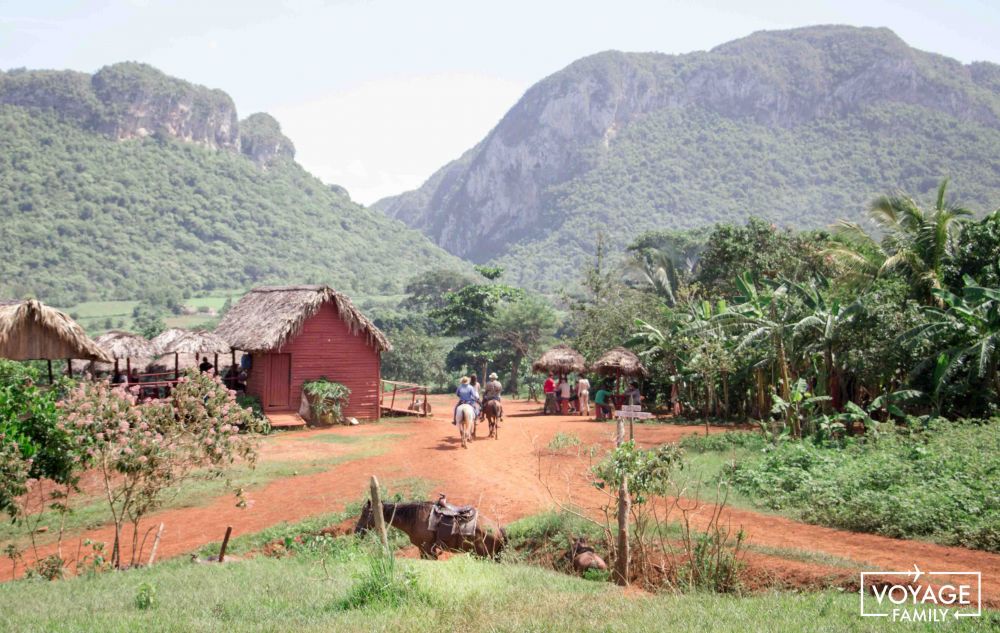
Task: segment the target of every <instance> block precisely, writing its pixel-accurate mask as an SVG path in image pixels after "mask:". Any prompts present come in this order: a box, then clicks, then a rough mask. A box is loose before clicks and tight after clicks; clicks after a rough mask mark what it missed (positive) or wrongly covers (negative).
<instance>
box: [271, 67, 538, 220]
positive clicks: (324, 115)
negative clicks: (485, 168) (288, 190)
mask: <svg viewBox="0 0 1000 633" xmlns="http://www.w3.org/2000/svg"><path fill="white" fill-rule="evenodd" d="M525 89H527V85H525V84H523V83H521V82H517V81H511V80H508V79H502V78H498V77H491V76H487V75H481V74H472V73H447V74H434V75H423V76H415V77H400V78H387V79H380V80H376V81H369V82H365V83H363V84H360V85H358V86H356V87H354V88H351V89H349V90H346V91H343V92H336V93H329V94H325V95H320V96H317V97H314V98H311V99H308V100H306V101H304V102H300V103H289V104H284V105H280V106H278V107H277V108H274V109H273V111H272V112H271V114H273V115H274V116H275V117H276V118H277V119H278V121H279V122H280V123H281V128H282V131H283V132H284V133H285V134H286V135H287V136H288V137H289V138H291V139H292V142H293V143H295V150H296V159H297V160H298V161H299V162H300V163H301V164H302V165H303V166H304V167H305V168H306V169H308V170H309V171H310V172H312V173H313V174H315V175H316V176H318V177H320V178H321V179H322V180H323V181H325V182H328V183H336V184H338V185H342V186H344V187H346V188H347V190H348V191H349V192H350V193H351V197H352V198H354V199H355V200H357V201H360V202H363V203H365V204H370V203H372V202H375V201H376V200H378V199H379V198H382V197H384V196H388V195H393V194H396V193H400V192H402V191H405V190H407V189H413V188H415V187H418V186H420V184H421V183H423V181H424V180H426V179H427V177H428V176H430V175H431V174H432V173H433V172H434V171H435V170H437V169H438V168H439V167H441V166H442V165H444V164H445V163H447V162H448V161H450V160H453V159H455V158H458V157H459V156H460V155H461V154H462V152H464V151H465V150H467V149H469V148H470V147H472V146H473V145H475V144H476V143H477V142H479V141H480V140H481V139H482V138H483V137H484V136H485V135H486V133H487V132H489V131H490V129H492V128H493V126H494V125H496V123H497V122H498V121H499V120H500V118H501V117H502V116H503V115H504V113H505V112H506V111H507V110H508V109H510V107H511V106H513V105H514V103H515V102H516V101H517V99H519V98H520V96H521V95H522V94H523V92H524V90H525Z"/></svg>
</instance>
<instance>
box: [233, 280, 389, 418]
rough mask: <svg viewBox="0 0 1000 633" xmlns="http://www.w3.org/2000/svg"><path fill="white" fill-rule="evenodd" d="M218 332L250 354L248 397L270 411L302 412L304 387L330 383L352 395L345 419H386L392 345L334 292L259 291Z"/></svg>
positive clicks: (243, 300)
mask: <svg viewBox="0 0 1000 633" xmlns="http://www.w3.org/2000/svg"><path fill="white" fill-rule="evenodd" d="M215 333H216V334H218V335H219V336H221V337H222V338H223V339H225V340H226V341H227V342H228V343H229V344H230V345H231V346H232V347H233V349H238V350H243V351H245V352H248V353H249V356H250V357H249V358H248V359H246V362H245V363H244V367H245V368H246V369H247V393H248V394H249V395H253V396H257V397H258V398H260V399H261V404H262V405H263V407H264V411H265V412H275V413H279V412H284V411H296V410H298V411H302V410H303V409H302V408H301V402H302V386H303V384H304V383H305V382H307V381H310V380H317V379H320V378H327V379H329V380H332V381H336V382H339V383H342V384H343V385H345V386H346V387H347V388H348V389H350V390H351V395H350V398H349V400H348V404H347V406H345V407H344V415H345V416H355V417H359V418H368V419H375V418H378V416H379V395H380V391H381V354H382V352H384V351H388V350H389V349H390V345H389V340H388V339H387V338H386V337H385V335H384V334H383V333H382V332H381V331H380V330H379V329H378V328H377V327H375V325H374V324H373V323H372V322H371V321H370V320H369V319H368V317H366V316H365V315H364V314H362V313H361V312H360V311H359V310H358V309H357V308H355V307H354V304H353V303H351V300H350V299H349V298H348V297H347V296H346V295H343V294H341V293H339V292H337V291H336V290H334V289H332V288H330V287H329V286H281V287H263V288H255V289H254V290H252V291H251V292H250V293H249V294H247V295H245V296H244V297H243V298H241V299H240V300H239V301H237V302H236V303H235V304H234V305H233V306H232V307H231V308H230V309H229V311H228V312H226V315H225V317H223V319H222V322H221V323H219V326H218V327H217V328H216V330H215Z"/></svg>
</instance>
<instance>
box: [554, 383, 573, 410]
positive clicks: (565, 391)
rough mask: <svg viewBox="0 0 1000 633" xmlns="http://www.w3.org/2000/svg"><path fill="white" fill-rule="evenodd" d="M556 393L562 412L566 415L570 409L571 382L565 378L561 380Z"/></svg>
mask: <svg viewBox="0 0 1000 633" xmlns="http://www.w3.org/2000/svg"><path fill="white" fill-rule="evenodd" d="M556 392H557V393H558V394H559V405H560V406H559V408H560V412H562V413H566V411H567V409H569V399H570V395H571V393H570V392H571V388H570V386H569V381H568V380H566V378H565V377H560V378H559V384H558V385H556Z"/></svg>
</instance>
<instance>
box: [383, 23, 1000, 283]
mask: <svg viewBox="0 0 1000 633" xmlns="http://www.w3.org/2000/svg"><path fill="white" fill-rule="evenodd" d="M998 156H1000V66H997V65H995V64H990V63H975V64H969V65H963V64H961V63H959V62H957V61H955V60H951V59H947V58H945V57H942V56H939V55H934V54H930V53H926V52H922V51H918V50H916V49H913V48H911V47H909V46H907V45H906V43H905V42H903V41H902V40H901V39H899V38H898V37H897V36H896V35H895V34H894V33H892V32H891V31H889V30H888V29H868V28H864V29H860V28H853V27H841V26H820V27H810V28H803V29H796V30H791V31H779V32H763V33H756V34H754V35H751V36H749V37H747V38H744V39H741V40H737V41H735V42H730V43H728V44H724V45H722V46H719V47H717V48H715V49H713V50H711V51H709V52H698V53H691V54H687V55H662V54H655V53H642V54H638V53H619V52H607V53H601V54H598V55H594V56H591V57H588V58H585V59H582V60H579V61H577V62H575V63H573V64H571V65H570V66H569V67H567V68H566V69H564V70H562V71H560V72H558V73H556V74H554V75H552V76H550V77H547V78H545V79H543V80H542V81H540V82H539V83H538V84H536V85H535V86H533V87H532V88H531V89H529V90H528V92H527V93H526V94H525V95H524V97H523V98H522V99H521V101H519V102H518V103H517V104H516V105H515V106H514V107H513V108H512V109H511V110H510V111H509V112H508V113H507V115H506V116H505V117H504V119H503V120H502V121H501V122H500V123H499V124H498V125H497V127H496V128H495V129H494V130H493V131H492V132H491V133H490V134H489V135H488V136H487V137H486V138H485V139H484V140H483V141H482V142H481V143H479V144H478V145H477V146H476V147H474V148H473V149H471V150H469V152H467V153H466V154H465V155H464V156H463V157H462V158H461V159H459V160H457V161H455V162H454V163H452V164H450V165H447V166H445V167H444V168H442V169H441V170H440V171H439V172H438V173H437V174H435V175H434V176H433V177H432V178H431V179H430V180H429V181H428V182H427V183H426V184H425V185H424V186H423V187H422V188H421V189H419V190H417V191H415V192H410V193H406V194H403V195H401V196H397V197H395V198H390V199H386V200H383V201H380V202H379V203H378V204H377V207H378V208H380V209H382V210H383V211H385V212H386V213H387V214H389V215H390V216H392V217H396V218H399V219H402V220H403V221H405V222H407V223H408V224H410V225H411V226H414V227H417V228H419V229H421V230H423V231H424V232H425V233H426V234H427V235H429V236H430V237H431V239H433V240H435V241H436V242H437V243H438V244H440V245H441V246H442V247H444V248H446V249H448V250H450V251H451V252H454V253H456V254H458V255H461V256H464V257H468V258H470V259H473V260H474V261H493V262H497V263H500V264H502V265H504V266H505V267H506V269H507V271H508V279H510V281H513V282H516V283H519V284H523V285H527V286H530V287H535V288H538V289H542V290H545V291H549V292H552V291H557V290H559V289H560V288H563V287H565V286H566V284H567V283H573V281H574V280H577V279H579V269H580V267H581V266H582V265H584V264H585V263H587V262H589V261H591V258H592V254H593V253H594V251H595V247H596V243H597V241H598V236H599V235H603V237H604V239H605V241H606V243H607V244H608V245H609V246H611V247H613V248H612V249H611V250H617V249H620V248H621V247H622V246H624V245H625V244H627V243H628V242H629V241H630V240H632V239H634V238H635V237H636V236H638V235H639V234H641V233H642V232H643V231H645V230H649V229H654V228H655V229H662V228H686V227H696V226H704V225H708V224H712V223H715V222H720V221H736V222H741V221H742V220H743V219H745V218H746V217H747V216H749V215H757V216H760V217H763V218H766V219H768V220H771V221H773V222H775V223H777V224H781V225H786V226H794V227H798V228H810V227H821V226H825V225H827V224H829V223H831V222H832V221H834V220H835V219H836V218H840V217H845V218H849V219H857V218H859V217H861V215H862V214H863V213H864V211H865V209H866V205H867V203H868V202H869V201H870V200H871V199H872V197H873V196H874V195H876V194H878V193H881V192H885V191H893V190H897V189H899V190H905V191H907V192H911V193H913V194H915V195H917V196H918V197H929V196H931V195H932V194H933V190H934V188H935V187H936V185H937V183H938V182H939V181H940V179H941V178H943V177H950V178H951V181H952V183H954V185H955V188H954V190H956V191H961V194H962V198H961V201H962V202H963V203H966V204H967V205H968V206H970V207H974V208H990V207H989V205H990V204H992V203H995V201H996V200H997V199H1000V159H998V158H997V157H998Z"/></svg>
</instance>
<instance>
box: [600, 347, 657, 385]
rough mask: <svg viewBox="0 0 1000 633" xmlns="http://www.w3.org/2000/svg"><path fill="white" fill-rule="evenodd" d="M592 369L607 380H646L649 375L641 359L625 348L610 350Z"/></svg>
mask: <svg viewBox="0 0 1000 633" xmlns="http://www.w3.org/2000/svg"><path fill="white" fill-rule="evenodd" d="M590 369H591V371H593V372H594V373H596V374H599V375H601V376H604V377H606V378H645V377H646V376H648V375H649V372H648V371H646V368H645V367H644V366H643V364H642V362H641V361H640V360H639V357H638V356H636V355H635V353H634V352H632V351H631V350H627V349H625V348H624V347H616V348H614V349H611V350H608V351H607V352H605V353H604V355H602V356H601V357H600V358H598V359H597V360H596V361H595V362H594V364H593V365H591V366H590Z"/></svg>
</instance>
